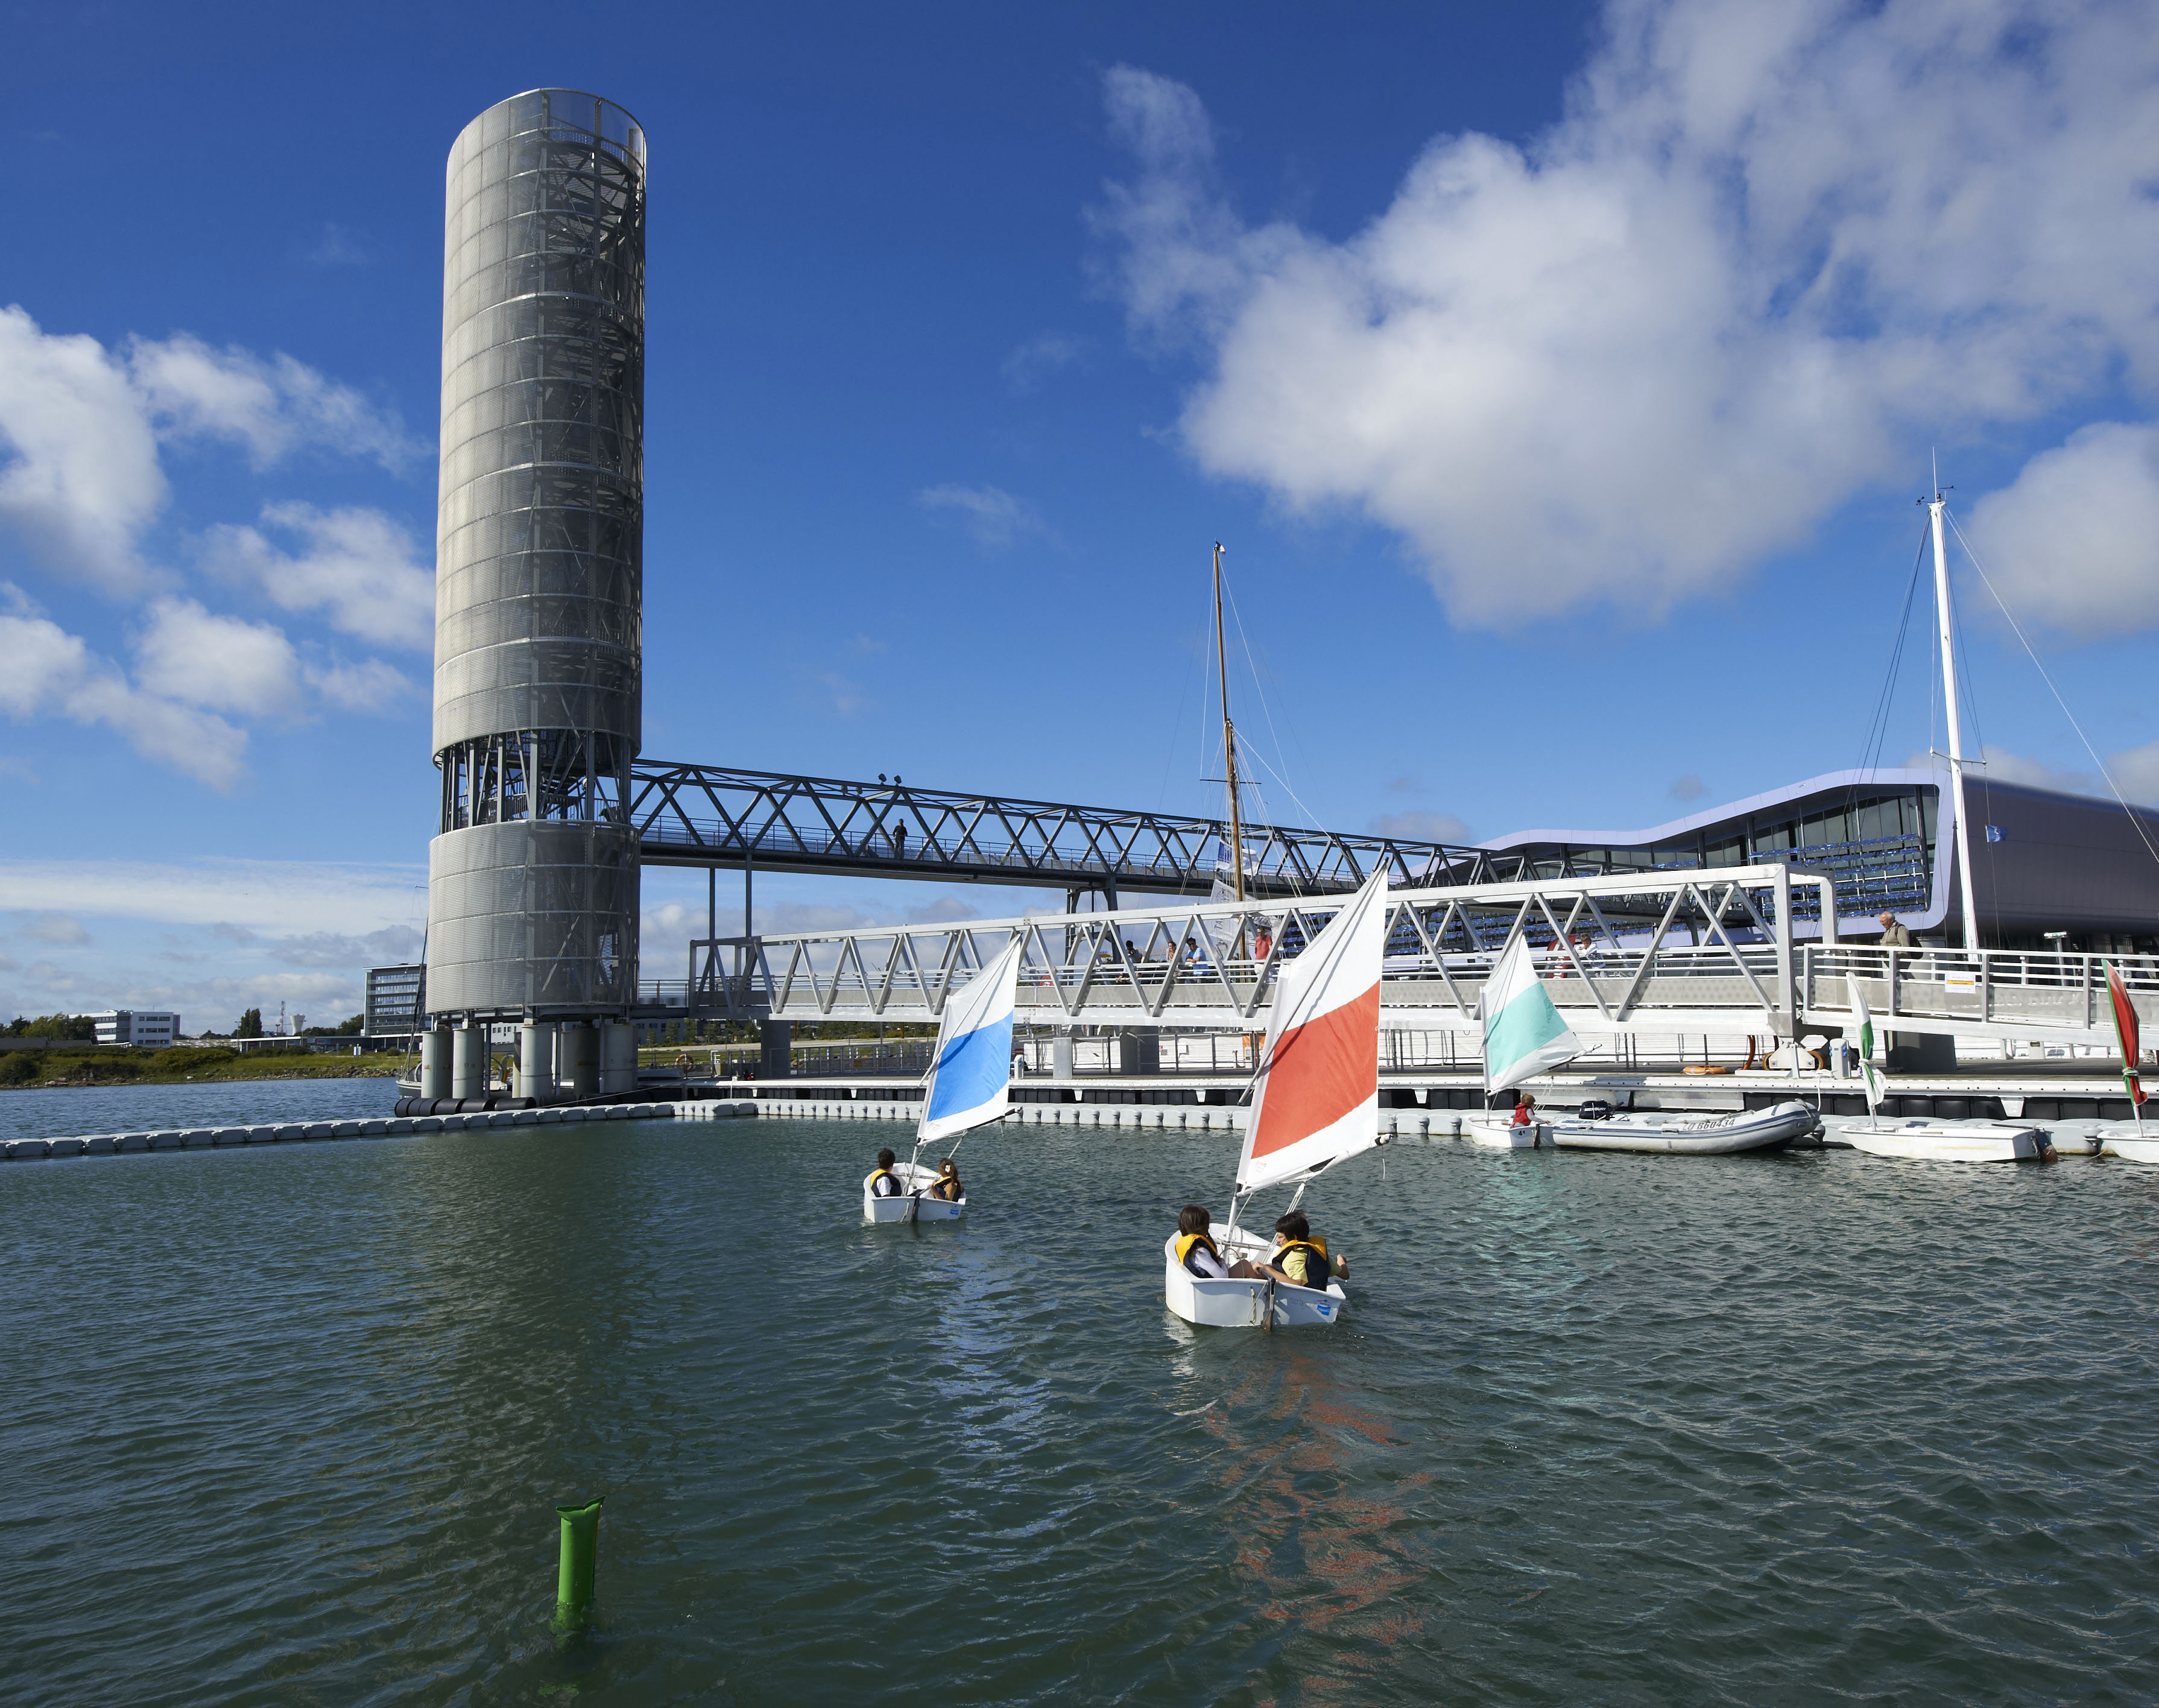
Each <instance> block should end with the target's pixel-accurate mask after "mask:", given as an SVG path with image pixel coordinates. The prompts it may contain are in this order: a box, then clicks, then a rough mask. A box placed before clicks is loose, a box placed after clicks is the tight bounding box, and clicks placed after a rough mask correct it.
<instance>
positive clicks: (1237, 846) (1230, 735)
mask: <svg viewBox="0 0 2159 1708" xmlns="http://www.w3.org/2000/svg"><path fill="white" fill-rule="evenodd" d="M1214 672H1215V674H1216V675H1218V676H1219V677H1220V678H1221V679H1222V753H1223V763H1224V765H1225V766H1226V767H1227V769H1226V770H1225V771H1224V776H1226V777H1227V778H1228V779H1229V780H1230V874H1231V876H1230V882H1231V883H1232V884H1234V885H1235V887H1236V893H1237V899H1238V900H1239V901H1240V902H1241V901H1242V900H1244V898H1245V828H1244V824H1243V821H1242V819H1241V818H1240V805H1239V802H1238V800H1237V726H1236V725H1235V724H1234V723H1232V722H1230V656H1229V650H1228V648H1227V647H1226V646H1225V644H1224V641H1223V638H1222V542H1221V541H1219V540H1217V541H1215V542H1214Z"/></svg>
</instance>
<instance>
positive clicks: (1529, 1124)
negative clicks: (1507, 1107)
mask: <svg viewBox="0 0 2159 1708" xmlns="http://www.w3.org/2000/svg"><path fill="white" fill-rule="evenodd" d="M1462 1136H1463V1138H1465V1139H1467V1140H1468V1141H1469V1142H1470V1143H1471V1144H1473V1145H1481V1146H1483V1147H1484V1149H1486V1150H1488V1151H1549V1150H1550V1149H1551V1147H1552V1126H1551V1122H1550V1121H1516V1120H1515V1119H1514V1116H1512V1115H1501V1114H1499V1113H1497V1112H1496V1111H1495V1112H1494V1113H1493V1114H1490V1115H1464V1116H1463V1118H1462Z"/></svg>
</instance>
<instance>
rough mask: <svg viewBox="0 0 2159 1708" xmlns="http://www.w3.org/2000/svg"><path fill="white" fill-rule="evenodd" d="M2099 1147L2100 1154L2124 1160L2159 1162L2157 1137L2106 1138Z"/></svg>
mask: <svg viewBox="0 0 2159 1708" xmlns="http://www.w3.org/2000/svg"><path fill="white" fill-rule="evenodd" d="M2099 1148H2100V1152H2101V1154H2103V1155H2105V1156H2109V1157H2120V1158H2121V1160H2122V1161H2123V1162H2159V1139H2106V1140H2103V1141H2101V1143H2100V1147H2099Z"/></svg>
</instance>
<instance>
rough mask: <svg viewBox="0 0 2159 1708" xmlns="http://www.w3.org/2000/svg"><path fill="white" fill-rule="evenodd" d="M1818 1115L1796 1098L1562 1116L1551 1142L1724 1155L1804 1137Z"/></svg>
mask: <svg viewBox="0 0 2159 1708" xmlns="http://www.w3.org/2000/svg"><path fill="white" fill-rule="evenodd" d="M1819 1120H1820V1116H1819V1115H1816V1114H1815V1110H1813V1108H1812V1107H1811V1106H1810V1105H1807V1104H1804V1103H1801V1102H1799V1101H1798V1100H1796V1099H1794V1100H1792V1101H1790V1102H1788V1103H1779V1104H1777V1105H1774V1106H1773V1107H1772V1108H1769V1109H1749V1110H1742V1111H1740V1112H1737V1113H1735V1114H1732V1115H1685V1114H1680V1113H1679V1112H1677V1111H1663V1110H1636V1111H1634V1112H1633V1113H1630V1114H1627V1115H1609V1116H1607V1117H1606V1118H1605V1119H1604V1120H1602V1121H1556V1122H1554V1123H1553V1125H1552V1143H1553V1144H1554V1145H1556V1146H1558V1148H1560V1149H1561V1150H1562V1151H1644V1152H1651V1153H1654V1154H1657V1155H1667V1156H1680V1157H1729V1156H1732V1155H1734V1154H1736V1153H1737V1152H1742V1151H1773V1150H1776V1149H1778V1148H1779V1147H1780V1146H1785V1145H1789V1144H1790V1143H1791V1142H1792V1141H1793V1140H1794V1139H1797V1138H1804V1136H1806V1135H1807V1134H1809V1133H1810V1132H1812V1131H1814V1130H1815V1123H1816V1122H1817V1121H1819Z"/></svg>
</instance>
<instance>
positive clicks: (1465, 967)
mask: <svg viewBox="0 0 2159 1708" xmlns="http://www.w3.org/2000/svg"><path fill="white" fill-rule="evenodd" d="M1339 905H1340V898H1338V897H1323V898H1320V897H1315V898H1306V899H1303V900H1295V901H1284V900H1280V899H1275V900H1266V901H1260V902H1254V903H1245V904H1242V905H1239V904H1235V903H1176V904H1172V905H1168V906H1164V907H1158V908H1124V909H1121V910H1118V911H1115V912H1108V913H1092V914H1038V915H1033V916H1029V917H1028V918H1024V919H1000V920H967V921H965V922H960V923H950V924H929V925H906V926H884V927H875V928H869V929H859V930H850V931H811V932H800V933H794V934H776V935H771V936H762V937H732V938H712V939H701V940H699V941H697V942H695V943H693V944H692V945H691V949H690V965H689V969H688V977H687V979H686V981H684V982H683V983H681V984H677V983H676V982H674V981H663V982H660V983H657V984H648V985H647V986H646V987H645V992H644V993H643V995H644V1001H645V1005H646V1012H655V1011H658V1012H665V1013H671V1014H677V1015H681V1014H687V1015H689V1016H691V1017H698V1018H706V1019H733V1020H754V1021H767V1020H777V1021H796V1020H805V1021H808V1020H853V1021H872V1022H875V1021H884V1022H935V1020H936V1019H937V1018H938V1017H939V1016H940V1014H941V1013H942V1012H943V1010H944V1005H945V1000H946V999H947V997H948V996H950V994H951V993H952V992H953V991H956V990H959V989H961V988H962V987H964V986H966V983H967V981H969V980H970V979H971V978H972V977H974V976H975V975H976V973H977V972H978V971H979V970H980V969H981V967H983V966H984V965H986V964H987V963H988V962H989V961H990V960H991V959H992V958H994V957H995V956H996V955H997V954H998V953H999V952H1000V951H1001V950H1002V949H1003V948H1004V947H1005V945H1007V943H1009V942H1010V941H1011V940H1012V937H1013V936H1014V935H1016V934H1017V935H1018V936H1019V937H1021V938H1022V939H1023V941H1024V948H1023V951H1022V959H1021V970H1020V983H1019V993H1018V998H1019V1013H1018V1017H1019V1018H1020V1020H1021V1021H1022V1022H1023V1023H1031V1024H1033V1025H1037V1026H1048V1027H1110V1028H1125V1027H1160V1028H1180V1027H1181V1028H1191V1029H1196V1030H1204V1031H1209V1032H1218V1033H1219V1032H1235V1031H1245V1032H1250V1031H1257V1030H1260V1029H1261V1028H1263V1027H1265V1025H1266V1017H1267V1012H1268V1009H1269V1007H1270V1005H1271V1002H1272V1001H1273V996H1274V984H1275V978H1276V974H1277V973H1278V972H1279V970H1280V969H1281V965H1282V963H1283V961H1284V960H1285V959H1287V958H1288V957H1290V956H1292V955H1295V954H1296V953H1297V952H1298V950H1301V949H1302V946H1303V945H1305V944H1306V943H1307V942H1309V941H1310V940H1311V939H1312V937H1313V936H1314V935H1316V934H1318V931H1319V929H1320V928H1321V927H1322V926H1323V925H1324V924H1326V922H1327V921H1328V919H1331V918H1332V917H1333V914H1334V913H1335V911H1336V910H1337V908H1338V907H1339ZM1835 920H1836V896H1835V886H1834V882H1833V881H1832V880H1831V879H1830V878H1828V877H1824V876H1822V875H1820V874H1819V873H1815V872H1807V871H1804V870H1801V869H1796V868H1794V867H1789V866H1785V865H1782V864H1774V865H1758V866H1744V867H1722V868H1709V869H1704V868H1700V867H1696V868H1690V869H1687V870H1682V871H1670V872H1639V873H1634V874H1629V875H1625V876H1613V877H1577V878H1564V879H1553V880H1543V881H1534V882H1511V883H1492V884H1483V885H1472V886H1465V887H1460V888H1432V889H1419V888H1402V889H1399V890H1397V891H1395V893H1393V895H1392V896H1391V898H1390V903H1389V919H1388V933H1389V935H1388V956H1387V961H1386V970H1385V978H1384V981H1383V982H1382V985H1381V987H1380V1005H1381V1006H1380V1025H1381V1027H1383V1028H1386V1029H1391V1030H1395V1031H1401V1032H1412V1031H1414V1032H1442V1033H1445V1032H1456V1033H1475V1032H1477V1031H1478V1029H1479V1028H1480V1025H1481V1022H1480V1020H1479V1017H1478V997H1479V996H1480V995H1481V993H1482V991H1483V986H1484V981H1485V980H1486V978H1487V977H1488V976H1489V972H1490V970H1491V967H1492V965H1493V964H1494V960H1496V959H1497V957H1498V955H1499V951H1500V950H1502V949H1503V948H1504V946H1505V945H1506V944H1507V942H1508V941H1509V939H1511V938H1512V937H1513V936H1514V935H1515V934H1517V933H1521V934H1526V935H1527V936H1528V937H1529V939H1530V942H1531V944H1532V945H1534V946H1536V947H1537V948H1539V949H1540V950H1541V952H1542V960H1543V965H1544V968H1545V978H1546V980H1547V981H1548V986H1547V988H1548V989H1549V991H1550V992H1551V997H1552V1000H1553V1002H1555V1003H1556V1004H1557V1005H1558V1006H1559V1007H1560V1008H1561V1010H1562V1012H1564V1013H1565V1014H1566V1018H1567V1021H1568V1023H1569V1024H1570V1025H1571V1026H1572V1027H1573V1028H1574V1029H1575V1031H1576V1032H1577V1033H1580V1034H1582V1036H1583V1037H1584V1038H1585V1039H1588V1038H1592V1037H1597V1036H1602V1037H1613V1036H1618V1035H1622V1034H1626V1033H1661V1034H1665V1035H1670V1034H1672V1033H1727V1034H1729V1033H1756V1034H1763V1035H1769V1036H1777V1037H1782V1038H1796V1037H1799V1036H1800V1035H1801V1034H1803V1033H1807V1032H1810V1031H1817V1032H1822V1033H1835V1032H1837V1031H1839V1030H1841V1028H1843V1027H1846V1025H1849V1024H1852V1023H1854V1022H1855V1015H1854V1012H1853V1010H1852V1007H1851V994H1850V990H1851V986H1850V982H1849V980H1850V977H1851V976H1853V975H1856V976H1857V977H1858V979H1859V981H1860V984H1861V990H1862V991H1864V993H1865V996H1866V1003H1867V1006H1868V1007H1869V1009H1870V1010H1871V1011H1872V1014H1873V1017H1874V1020H1875V1024H1876V1026H1877V1029H1880V1030H1883V1031H1895V1032H1899V1033H1952V1034H1960V1035H1969V1036H1980V1037H1986V1038H2004V1039H2026V1040H2044V1041H2048V1042H2061V1043H2088V1044H2092V1043H2095V1044H2101V1045H2108V1046H2110V1045H2111V1044H2112V1043H2113V1040H2114V1033H2113V1022H2112V1020H2111V1017H2110V1013H2109V1010H2108V1002H2107V993H2106V973H2105V965H2104V964H2103V959H2102V957H2099V956H2096V955H2063V954H2032V953H2026V952H2024V951H2021V950H1944V949H1912V950H1883V949H1877V948H1873V947H1853V946H1847V945H1843V944H1841V943H1839V942H1838V941H1837V940H1836V935H1835V932H1836V926H1835ZM2120 965H2121V966H2122V970H2123V972H2124V975H2125V978H2126V979H2127V981H2128V983H2129V986H2130V989H2131V996H2132V1000H2133V1001H2134V1002H2136V1007H2137V1008H2138V1010H2139V1012H2141V1014H2142V1015H2143V1017H2145V1019H2146V1022H2147V1023H2148V1022H2151V1021H2152V1020H2154V1019H2155V1018H2159V965H2154V964H2153V962H2152V960H2151V959H2150V958H2146V957H2135V956H2132V957H2128V958H2126V959H2125V960H2122V961H2121V962H2120ZM1465 1042H1467V1040H1465ZM1472 1053H1473V1046H1472Z"/></svg>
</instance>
